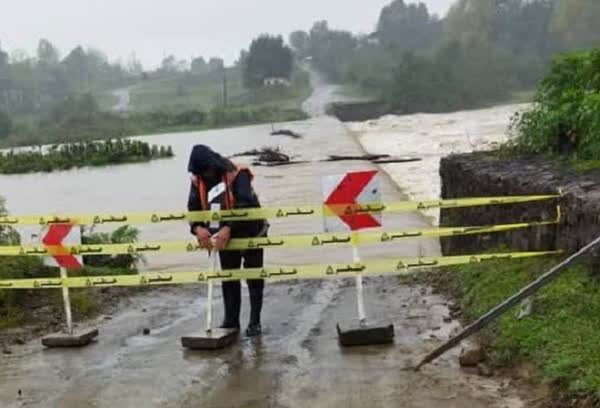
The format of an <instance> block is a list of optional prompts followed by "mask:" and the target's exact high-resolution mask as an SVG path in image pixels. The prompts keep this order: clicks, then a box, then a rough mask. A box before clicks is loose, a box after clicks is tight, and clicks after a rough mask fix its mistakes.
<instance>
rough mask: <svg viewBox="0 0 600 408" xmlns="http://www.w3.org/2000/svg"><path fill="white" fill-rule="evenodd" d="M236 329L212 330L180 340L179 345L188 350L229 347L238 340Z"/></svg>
mask: <svg viewBox="0 0 600 408" xmlns="http://www.w3.org/2000/svg"><path fill="white" fill-rule="evenodd" d="M239 332H240V331H239V330H238V329H212V330H211V331H210V332H207V331H202V332H200V333H195V334H193V335H190V336H184V337H182V338H181V345H182V346H183V347H185V348H187V349H190V350H218V349H222V348H225V347H227V346H229V345H231V344H232V343H233V342H235V340H236V339H237V338H238V335H239Z"/></svg>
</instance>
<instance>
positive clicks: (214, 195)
mask: <svg viewBox="0 0 600 408" xmlns="http://www.w3.org/2000/svg"><path fill="white" fill-rule="evenodd" d="M223 193H225V183H223V182H221V183H219V184H217V185H216V186H214V187H213V188H211V189H210V191H209V192H208V202H209V203H210V210H211V211H219V210H221V201H222V200H221V199H219V198H220V197H221V195H223ZM213 201H216V202H213ZM220 226H221V223H220V222H219V221H212V222H211V223H210V229H219V228H220Z"/></svg>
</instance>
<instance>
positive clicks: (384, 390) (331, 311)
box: [0, 81, 523, 408]
mask: <svg viewBox="0 0 600 408" xmlns="http://www.w3.org/2000/svg"><path fill="white" fill-rule="evenodd" d="M323 86H324V85H322V84H320V83H319V82H318V81H317V89H316V91H315V95H314V96H313V97H312V98H311V99H310V100H309V101H307V104H306V107H307V109H308V110H309V111H310V112H312V113H313V114H315V117H314V118H313V119H310V120H308V121H304V122H297V123H289V124H285V125H279V126H282V127H289V128H291V129H293V130H295V131H298V132H300V133H302V134H304V136H305V137H304V139H300V140H292V139H286V138H279V137H271V136H269V130H270V126H252V127H246V128H239V129H228V130H216V131H207V132H190V133H182V134H170V135H157V136H150V137H146V138H144V140H146V141H148V142H151V143H159V144H170V145H172V146H173V149H174V152H175V154H176V158H174V159H172V160H162V161H155V162H152V163H148V164H135V165H125V166H115V167H108V168H98V169H81V170H73V171H67V172H58V173H53V174H36V175H25V176H10V177H5V176H2V177H0V192H1V194H2V195H4V196H5V197H6V198H7V204H8V206H9V209H10V210H11V212H12V213H15V214H18V213H48V212H61V213H65V212H89V211H94V212H96V211H105V212H119V211H151V210H174V209H176V210H181V209H182V208H183V207H184V205H185V203H186V198H187V192H188V188H189V184H188V183H189V182H188V175H187V172H186V164H187V155H188V153H189V150H190V148H191V147H192V145H194V144H195V143H205V144H208V145H210V146H212V147H213V148H214V149H215V150H217V151H220V152H222V153H223V154H227V155H228V154H232V153H235V152H239V151H243V150H247V149H252V148H258V147H261V146H264V145H270V146H280V147H281V148H282V150H283V151H285V152H293V154H294V155H295V156H296V158H297V159H316V158H322V157H325V156H326V155H328V154H334V153H335V154H359V153H361V152H362V147H361V146H360V145H359V144H358V143H357V141H356V140H355V139H354V138H353V136H352V135H351V134H350V133H348V132H347V130H346V129H345V127H344V126H343V125H341V124H340V123H339V122H337V121H336V120H334V119H332V118H329V117H325V116H323V115H322V112H323V108H322V107H323V106H324V105H325V103H327V102H329V101H330V100H331V99H332V98H334V97H335V92H334V90H335V89H334V88H327V89H325V90H324V89H323ZM369 168H371V165H369V164H365V163H360V162H347V163H344V162H337V163H308V164H302V165H295V166H288V167H278V168H265V167H258V168H256V183H255V187H256V189H257V191H258V193H259V194H260V197H261V199H262V202H263V204H264V205H275V204H291V205H296V204H317V203H319V202H321V200H322V197H321V180H320V178H321V177H322V176H324V175H329V174H339V173H344V172H347V171H351V170H359V169H360V170H362V169H369ZM381 183H382V186H383V197H384V199H385V200H387V201H391V200H401V199H403V198H404V196H403V194H402V193H401V192H400V191H399V190H398V189H397V187H396V185H395V184H394V183H392V181H391V179H390V178H388V177H387V176H385V175H383V174H382V176H381ZM427 225H428V224H427V221H426V219H425V218H423V217H422V216H421V215H419V214H403V215H394V216H386V217H385V218H384V226H385V228H386V229H391V230H393V229H400V228H419V227H426V226H427ZM322 228H323V226H322V221H321V220H319V219H305V220H294V221H290V220H286V221H278V222H275V223H274V224H273V228H272V234H298V233H311V232H320V231H322ZM27 233H30V231H29V232H26V234H27ZM188 237H189V235H188V231H187V227H186V225H184V224H172V225H154V226H142V239H143V240H181V239H185V238H188ZM419 254H423V255H437V254H439V244H438V242H437V240H433V239H422V240H416V239H409V240H406V241H403V242H402V243H398V244H395V245H389V246H385V247H364V248H362V247H361V256H362V257H363V258H364V259H373V258H379V257H398V256H415V255H419ZM351 256H352V253H351V250H350V249H348V248H339V249H335V250H331V249H329V250H327V251H323V250H319V249H310V250H308V249H307V250H297V251H285V252H284V251H269V252H268V253H267V255H266V262H267V263H269V264H286V265H291V264H300V263H323V262H332V261H333V262H335V261H343V262H346V261H350V260H351V259H352V258H351ZM147 262H148V265H147V266H146V269H152V270H165V269H170V270H189V269H193V268H198V267H200V266H202V265H205V264H206V260H205V259H204V257H203V256H202V255H199V254H193V255H173V256H171V255H170V256H160V257H159V256H154V257H149V258H148V259H147ZM365 285H366V287H365V291H366V309H367V315H368V316H369V317H370V318H371V319H372V318H380V319H385V320H389V321H391V322H393V323H394V324H395V327H396V335H397V338H396V343H395V344H394V345H392V346H387V347H375V346H373V347H371V346H369V347H362V348H356V349H350V350H348V349H341V348H340V347H339V346H338V343H337V339H336V332H335V325H336V322H339V321H345V320H349V319H353V318H354V316H355V309H356V306H355V292H354V288H353V280H336V281H310V282H309V281H302V282H290V283H280V284H270V285H268V286H267V290H266V294H265V305H264V314H263V326H264V328H265V332H264V334H263V336H261V337H260V338H256V339H247V338H243V337H242V338H241V339H240V341H239V342H238V343H237V344H235V345H234V346H233V347H231V348H229V349H227V350H223V351H218V352H213V353H205V352H201V353H196V352H188V351H185V350H183V349H182V348H181V346H180V343H179V338H180V336H181V335H184V334H188V333H190V332H193V331H195V330H197V329H199V328H201V327H203V321H202V318H203V310H204V306H205V304H204V301H203V298H202V294H203V288H202V287H172V288H165V289H160V290H154V291H151V292H149V293H147V294H145V295H139V296H136V297H134V298H133V299H131V300H130V301H129V302H127V303H124V304H123V308H122V309H121V310H120V311H119V312H118V313H116V314H114V315H113V316H111V319H110V320H105V319H103V318H102V317H101V318H99V319H98V320H97V321H96V322H94V323H95V324H97V325H98V327H99V329H100V332H101V335H100V337H99V341H98V342H97V343H96V344H93V345H91V346H89V347H87V348H85V349H81V350H43V349H42V348H41V345H40V344H39V341H35V342H31V343H29V344H26V345H25V346H21V347H15V348H14V349H13V354H12V355H8V356H2V357H0V358H1V359H2V360H1V362H0V405H1V406H2V407H61V408H75V407H77V408H79V407H110V408H117V407H130V406H139V407H215V408H216V407H289V408H292V407H293V408H295V407H303V406H313V407H340V408H341V407H344V408H346V407H357V408H358V407H364V406H369V407H372V408H377V407H432V408H437V407H440V408H441V407H444V408H452V407H456V408H458V407H470V408H479V407H481V408H483V407H521V406H523V403H522V401H521V400H520V399H519V398H518V396H517V390H515V389H513V388H511V387H510V386H508V385H507V383H506V382H503V381H501V380H496V379H487V378H482V377H478V376H474V375H470V374H466V373H464V372H462V371H461V370H460V369H459V368H458V366H457V362H456V360H457V358H456V357H457V351H455V352H452V353H449V354H447V355H446V356H444V357H443V358H441V359H440V360H438V361H437V362H436V363H435V364H433V365H431V366H428V367H426V368H424V369H423V370H422V371H421V372H420V373H414V372H413V371H410V370H407V368H409V367H410V366H411V365H412V364H414V363H415V362H417V361H418V360H419V358H420V357H422V356H423V355H424V354H425V353H427V352H428V351H430V350H431V349H433V348H434V347H435V346H436V345H438V344H439V342H440V341H443V340H445V339H447V338H448V336H449V335H450V333H452V332H453V331H455V330H457V328H458V326H459V324H458V323H457V322H456V321H452V320H450V319H448V316H449V310H448V300H446V299H444V298H442V297H440V296H438V295H433V294H432V293H431V290H430V289H429V288H426V287H421V286H417V285H401V284H400V283H399V281H398V279H397V278H394V277H386V278H370V279H367V280H366V284H365ZM244 292H245V289H244ZM244 296H245V298H244V302H243V303H244V305H243V308H244V310H243V319H245V318H246V316H247V305H248V302H247V297H246V293H244ZM216 302H220V299H217V300H216ZM220 309H221V308H220V305H219V307H217V314H219V313H220ZM219 318H220V316H217V321H218V319H219ZM242 323H244V322H242ZM145 327H148V328H150V329H151V334H150V335H149V336H143V335H142V329H143V328H145Z"/></svg>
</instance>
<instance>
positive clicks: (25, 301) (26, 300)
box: [0, 197, 141, 329]
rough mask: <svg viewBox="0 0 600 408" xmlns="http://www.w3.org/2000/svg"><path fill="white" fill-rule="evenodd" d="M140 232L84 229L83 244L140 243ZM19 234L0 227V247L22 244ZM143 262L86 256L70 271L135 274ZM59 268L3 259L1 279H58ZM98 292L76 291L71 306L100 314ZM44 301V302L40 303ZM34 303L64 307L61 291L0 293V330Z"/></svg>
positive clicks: (1, 209)
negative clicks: (78, 267)
mask: <svg viewBox="0 0 600 408" xmlns="http://www.w3.org/2000/svg"><path fill="white" fill-rule="evenodd" d="M3 214H6V208H5V205H4V200H3V199H2V198H1V197H0V215H3ZM138 236H139V231H138V230H137V229H135V228H133V227H130V226H123V227H120V228H118V229H116V230H115V231H113V232H112V233H110V234H107V233H94V232H93V231H90V230H87V231H86V230H84V231H83V233H82V242H83V243H88V244H97V243H106V244H108V243H114V244H117V243H121V244H122V243H132V242H136V241H137V240H138ZM19 244H20V237H19V234H18V233H17V232H16V231H15V230H14V229H12V228H9V227H0V245H19ZM140 260H141V259H140V258H139V257H138V256H136V255H115V256H98V257H91V256H90V257H87V256H86V257H84V264H85V265H86V266H85V268H83V269H78V270H72V271H69V275H70V276H103V275H130V274H136V273H137V269H136V263H137V262H138V261H140ZM57 276H59V272H58V269H57V268H51V267H47V266H44V264H43V262H42V259H41V258H35V257H0V279H34V278H42V277H57ZM96 295H97V294H96V293H93V292H90V291H86V290H74V291H73V295H72V305H73V309H74V311H75V312H76V313H79V314H80V315H83V316H90V315H93V314H95V313H97V312H98V308H99V307H100V304H99V298H98V296H96ZM40 299H42V300H43V301H40ZM32 302H34V303H35V304H39V303H40V302H41V303H44V304H50V305H57V307H59V306H60V305H61V304H62V299H61V297H60V293H59V291H53V290H48V291H27V290H0V329H4V328H7V327H15V326H19V325H21V324H23V323H25V322H24V319H26V318H27V316H28V313H29V312H31V310H30V307H31V304H32Z"/></svg>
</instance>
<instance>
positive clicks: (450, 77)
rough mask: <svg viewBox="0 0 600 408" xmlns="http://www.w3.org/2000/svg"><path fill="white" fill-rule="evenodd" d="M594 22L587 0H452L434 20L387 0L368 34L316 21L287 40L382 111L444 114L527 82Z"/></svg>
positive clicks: (591, 40)
mask: <svg viewBox="0 0 600 408" xmlns="http://www.w3.org/2000/svg"><path fill="white" fill-rule="evenodd" d="M599 20H600V6H599V3H598V2H597V1H595V0H563V1H559V0H506V1H496V0H456V1H455V2H454V3H453V5H452V7H451V8H450V10H449V12H448V14H447V15H446V16H443V17H440V16H437V15H434V14H431V13H430V12H429V10H428V9H427V6H426V5H425V4H424V3H422V2H408V1H405V0H394V1H392V2H391V3H390V4H389V5H388V6H386V7H385V8H384V9H383V10H382V11H381V15H380V18H379V21H378V23H377V26H376V30H375V31H374V32H373V33H371V34H369V35H355V34H353V33H351V32H348V31H342V30H336V29H332V28H330V27H329V24H328V23H327V21H320V22H316V23H315V24H314V25H313V27H312V28H311V29H310V30H309V31H297V32H294V33H293V34H291V36H290V44H291V45H292V47H293V48H294V50H295V52H296V54H297V55H298V57H299V58H309V59H310V60H311V61H312V63H313V65H314V66H315V67H316V68H317V69H318V70H320V71H322V72H323V73H325V74H326V75H327V77H328V78H329V80H331V81H334V82H337V83H342V84H347V85H352V86H354V87H356V88H358V89H362V90H363V92H364V94H365V95H366V96H372V95H375V96H376V98H377V99H379V100H381V101H382V102H384V103H385V104H386V105H387V106H388V109H389V110H390V112H397V113H414V112H446V111H452V110H459V109H466V108H475V107H481V106H486V105H489V104H491V103H499V102H503V101H511V100H513V99H514V95H515V92H519V91H530V90H532V89H534V88H535V86H536V83H537V81H538V80H539V79H540V78H542V76H543V75H544V73H545V72H546V70H547V67H548V64H549V62H550V60H551V59H552V56H553V55H555V54H556V53H560V52H565V51H569V50H581V49H587V48H591V47H594V46H597V45H598V44H599V43H600V28H599V27H600V26H598V24H597V21H599ZM522 95H524V94H523V93H521V96H522Z"/></svg>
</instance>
